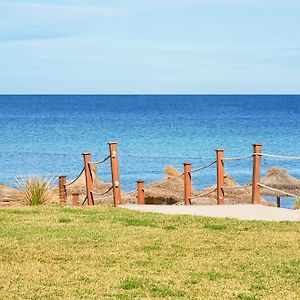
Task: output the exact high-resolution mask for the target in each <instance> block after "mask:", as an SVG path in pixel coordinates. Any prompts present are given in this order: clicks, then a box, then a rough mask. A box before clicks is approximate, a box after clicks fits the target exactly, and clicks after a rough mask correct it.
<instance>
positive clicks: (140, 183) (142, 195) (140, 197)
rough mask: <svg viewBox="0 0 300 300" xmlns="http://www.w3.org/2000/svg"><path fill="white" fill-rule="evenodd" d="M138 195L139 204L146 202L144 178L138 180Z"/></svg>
mask: <svg viewBox="0 0 300 300" xmlns="http://www.w3.org/2000/svg"><path fill="white" fill-rule="evenodd" d="M137 195H138V204H139V205H143V204H145V191H144V181H143V180H138V181H137Z"/></svg>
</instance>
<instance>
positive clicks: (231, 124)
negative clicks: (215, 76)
mask: <svg viewBox="0 0 300 300" xmlns="http://www.w3.org/2000/svg"><path fill="white" fill-rule="evenodd" d="M0 128H1V131H0V138H1V143H0V166H1V167H0V181H1V182H4V183H6V184H10V182H11V179H13V178H15V177H17V176H28V175H30V174H37V175H45V176H57V175H59V174H65V175H67V177H68V178H73V177H75V176H76V175H77V173H78V172H79V171H80V170H81V168H82V156H81V153H82V152H84V151H90V152H92V153H93V158H94V159H95V160H100V159H101V158H103V157H105V156H106V155H107V154H108V146H107V142H108V141H118V143H119V144H118V147H119V159H120V173H121V184H122V188H123V189H124V190H127V191H128V190H132V189H134V188H135V181H136V180H137V179H144V180H145V181H146V183H149V182H150V181H152V180H156V179H160V178H161V177H162V176H163V169H164V167H165V166H166V165H168V164H172V165H174V166H176V167H177V168H179V169H180V170H181V169H182V164H183V162H186V161H190V162H192V164H193V167H198V166H201V165H204V164H206V163H208V162H210V161H213V160H214V159H215V151H214V150H215V149H217V148H224V150H225V156H227V157H233V156H245V155H246V156H247V155H251V152H252V144H253V143H262V144H263V145H264V146H263V151H264V152H265V153H271V154H284V155H293V156H300V138H299V137H300V96H253V95H251V96H246V95H245V96H230V95H228V96H0ZM271 166H280V167H285V168H286V169H287V170H288V172H289V174H290V175H293V176H296V177H297V178H300V161H288V160H272V159H264V160H263V163H262V175H263V176H264V175H265V173H266V170H267V168H268V167H271ZM225 169H226V173H227V174H229V175H231V176H232V177H234V179H235V180H237V181H238V182H239V183H241V184H244V183H247V182H250V181H251V174H252V161H251V160H245V161H234V162H225ZM215 173H216V171H215V167H211V168H208V169H206V170H204V171H203V172H199V173H195V176H194V177H193V182H194V183H195V185H196V187H197V188H202V187H205V186H210V185H213V184H214V183H215ZM99 175H100V176H101V177H102V178H103V179H104V180H107V181H109V180H110V172H109V164H105V165H103V166H101V167H100V169H99ZM282 202H283V206H286V207H290V205H291V200H290V199H286V200H284V201H282Z"/></svg>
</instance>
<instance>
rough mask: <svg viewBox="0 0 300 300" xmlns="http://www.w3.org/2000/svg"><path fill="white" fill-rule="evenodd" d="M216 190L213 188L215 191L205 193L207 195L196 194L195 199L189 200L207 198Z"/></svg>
mask: <svg viewBox="0 0 300 300" xmlns="http://www.w3.org/2000/svg"><path fill="white" fill-rule="evenodd" d="M216 190H217V188H215V189H213V190H212V191H209V192H207V193H204V194H203V193H202V194H196V195H195V196H196V197H191V198H190V199H192V200H193V199H197V198H201V197H205V196H208V195H210V194H212V193H213V192H215V191H216Z"/></svg>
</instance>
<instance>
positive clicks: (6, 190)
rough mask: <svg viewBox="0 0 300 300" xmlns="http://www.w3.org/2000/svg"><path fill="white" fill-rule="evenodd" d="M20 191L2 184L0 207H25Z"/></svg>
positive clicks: (0, 185)
mask: <svg viewBox="0 0 300 300" xmlns="http://www.w3.org/2000/svg"><path fill="white" fill-rule="evenodd" d="M25 204H26V203H25V201H24V200H23V199H22V197H21V195H20V193H19V191H18V190H16V189H13V188H11V187H8V186H6V185H4V184H3V183H0V207H5V206H19V205H25Z"/></svg>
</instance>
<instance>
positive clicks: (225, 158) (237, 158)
mask: <svg viewBox="0 0 300 300" xmlns="http://www.w3.org/2000/svg"><path fill="white" fill-rule="evenodd" d="M249 158H252V155H250V156H240V157H224V158H222V160H223V161H225V160H243V159H249Z"/></svg>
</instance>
